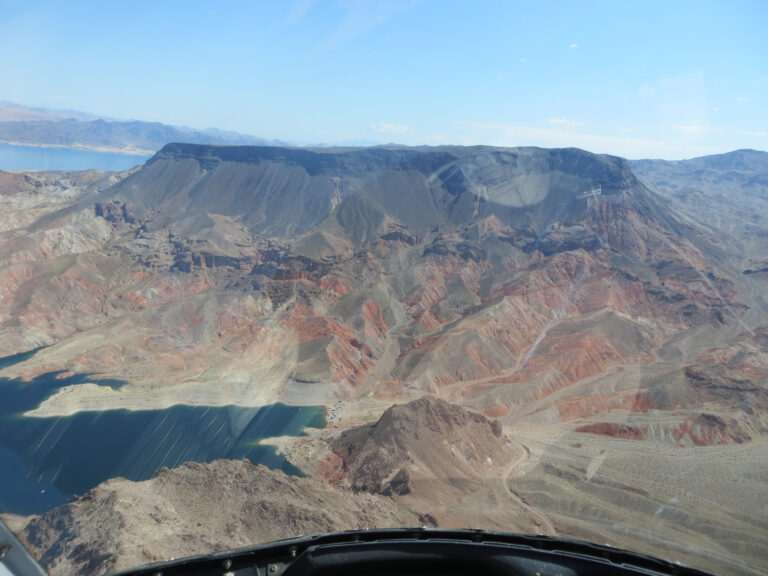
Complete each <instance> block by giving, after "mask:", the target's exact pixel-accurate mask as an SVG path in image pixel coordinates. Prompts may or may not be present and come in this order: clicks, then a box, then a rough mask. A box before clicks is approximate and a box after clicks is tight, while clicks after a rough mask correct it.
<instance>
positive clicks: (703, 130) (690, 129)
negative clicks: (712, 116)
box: [675, 124, 710, 134]
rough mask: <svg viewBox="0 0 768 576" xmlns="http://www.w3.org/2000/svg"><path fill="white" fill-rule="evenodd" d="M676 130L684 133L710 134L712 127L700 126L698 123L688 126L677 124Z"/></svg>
mask: <svg viewBox="0 0 768 576" xmlns="http://www.w3.org/2000/svg"><path fill="white" fill-rule="evenodd" d="M675 130H677V131H678V132H683V133H684V134H709V132H710V129H709V128H707V127H706V126H700V125H698V124H690V125H688V126H675Z"/></svg>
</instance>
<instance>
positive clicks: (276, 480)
mask: <svg viewBox="0 0 768 576" xmlns="http://www.w3.org/2000/svg"><path fill="white" fill-rule="evenodd" d="M201 495H205V497H204V498H202V497H201ZM5 520H6V521H7V522H9V524H10V525H11V526H12V527H13V528H14V530H15V532H16V534H17V535H18V536H19V538H20V539H21V540H22V542H23V543H24V544H25V546H27V548H28V549H29V550H30V551H31V552H32V554H33V555H34V556H35V557H36V558H39V559H40V560H41V563H42V565H43V566H44V568H45V569H46V571H47V572H48V574H50V575H51V576H64V575H71V574H90V575H98V574H106V573H111V572H114V571H118V570H122V569H127V568H133V567H136V566H139V565H141V564H145V563H151V562H157V561H161V560H167V559H169V558H171V557H181V556H188V555H193V554H203V553H211V552H215V551H219V550H224V549H231V548H236V547H242V546H246V545H251V544H256V543H259V542H267V541H274V540H278V539H282V538H289V537H295V536H298V535H310V534H317V533H326V532H331V531H338V530H349V529H367V528H374V527H382V528H383V527H394V526H403V525H406V526H417V525H420V520H419V518H418V516H417V515H415V514H412V513H410V512H407V511H404V510H402V509H400V508H398V506H397V504H396V503H394V502H393V501H392V500H390V499H387V498H383V497H381V496H376V495H372V494H364V493H353V492H350V491H348V490H343V489H340V488H337V487H334V486H331V485H329V484H326V483H322V482H318V481H316V480H312V479H310V478H297V477H292V476H286V475H285V474H284V473H283V472H281V471H276V470H269V469H268V468H265V467H264V466H253V465H252V464H250V463H249V462H248V461H234V460H217V461H214V462H211V463H208V464H198V463H194V462H189V463H186V464H184V465H182V466H180V467H179V468H174V469H170V470H169V469H167V468H164V469H161V470H160V471H159V472H158V473H157V474H156V475H155V476H154V477H153V478H152V479H150V480H147V481H145V482H131V481H129V480H125V479H123V478H116V479H113V480H109V481H107V482H105V483H103V484H100V485H99V486H97V487H96V488H94V489H93V490H91V491H90V492H88V493H87V494H85V495H84V496H82V497H79V498H76V499H75V500H74V501H72V502H71V503H69V504H66V505H64V506H61V507H59V508H56V509H54V510H51V511H50V512H47V513H46V514H44V515H42V516H33V517H26V518H21V517H12V518H6V519H5Z"/></svg>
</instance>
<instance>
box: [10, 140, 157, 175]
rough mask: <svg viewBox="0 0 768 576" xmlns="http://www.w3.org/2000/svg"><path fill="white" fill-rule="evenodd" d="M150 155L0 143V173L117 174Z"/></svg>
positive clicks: (144, 160) (142, 161)
mask: <svg viewBox="0 0 768 576" xmlns="http://www.w3.org/2000/svg"><path fill="white" fill-rule="evenodd" d="M148 158H150V156H145V155H135V154H115V153H112V152H95V151H92V150H73V149H70V148H39V147H36V146H12V145H10V144H3V143H0V170H91V169H93V170H104V171H108V172H119V171H121V170H128V169H129V168H132V167H134V166H136V165H138V164H143V163H144V162H146V160H147V159H148Z"/></svg>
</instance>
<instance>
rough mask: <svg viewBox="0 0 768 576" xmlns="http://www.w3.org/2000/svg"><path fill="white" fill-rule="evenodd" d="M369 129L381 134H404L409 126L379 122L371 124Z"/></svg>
mask: <svg viewBox="0 0 768 576" xmlns="http://www.w3.org/2000/svg"><path fill="white" fill-rule="evenodd" d="M371 130H374V131H376V132H380V133H382V134H405V133H406V132H408V131H409V130H410V128H409V127H408V126H403V125H402V124H390V123H389V122H379V123H378V124H371Z"/></svg>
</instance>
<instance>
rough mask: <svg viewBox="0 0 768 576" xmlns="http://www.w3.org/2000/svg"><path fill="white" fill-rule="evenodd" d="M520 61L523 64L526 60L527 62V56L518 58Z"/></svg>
mask: <svg viewBox="0 0 768 576" xmlns="http://www.w3.org/2000/svg"><path fill="white" fill-rule="evenodd" d="M520 62H522V63H523V64H525V63H526V62H528V58H520Z"/></svg>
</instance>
